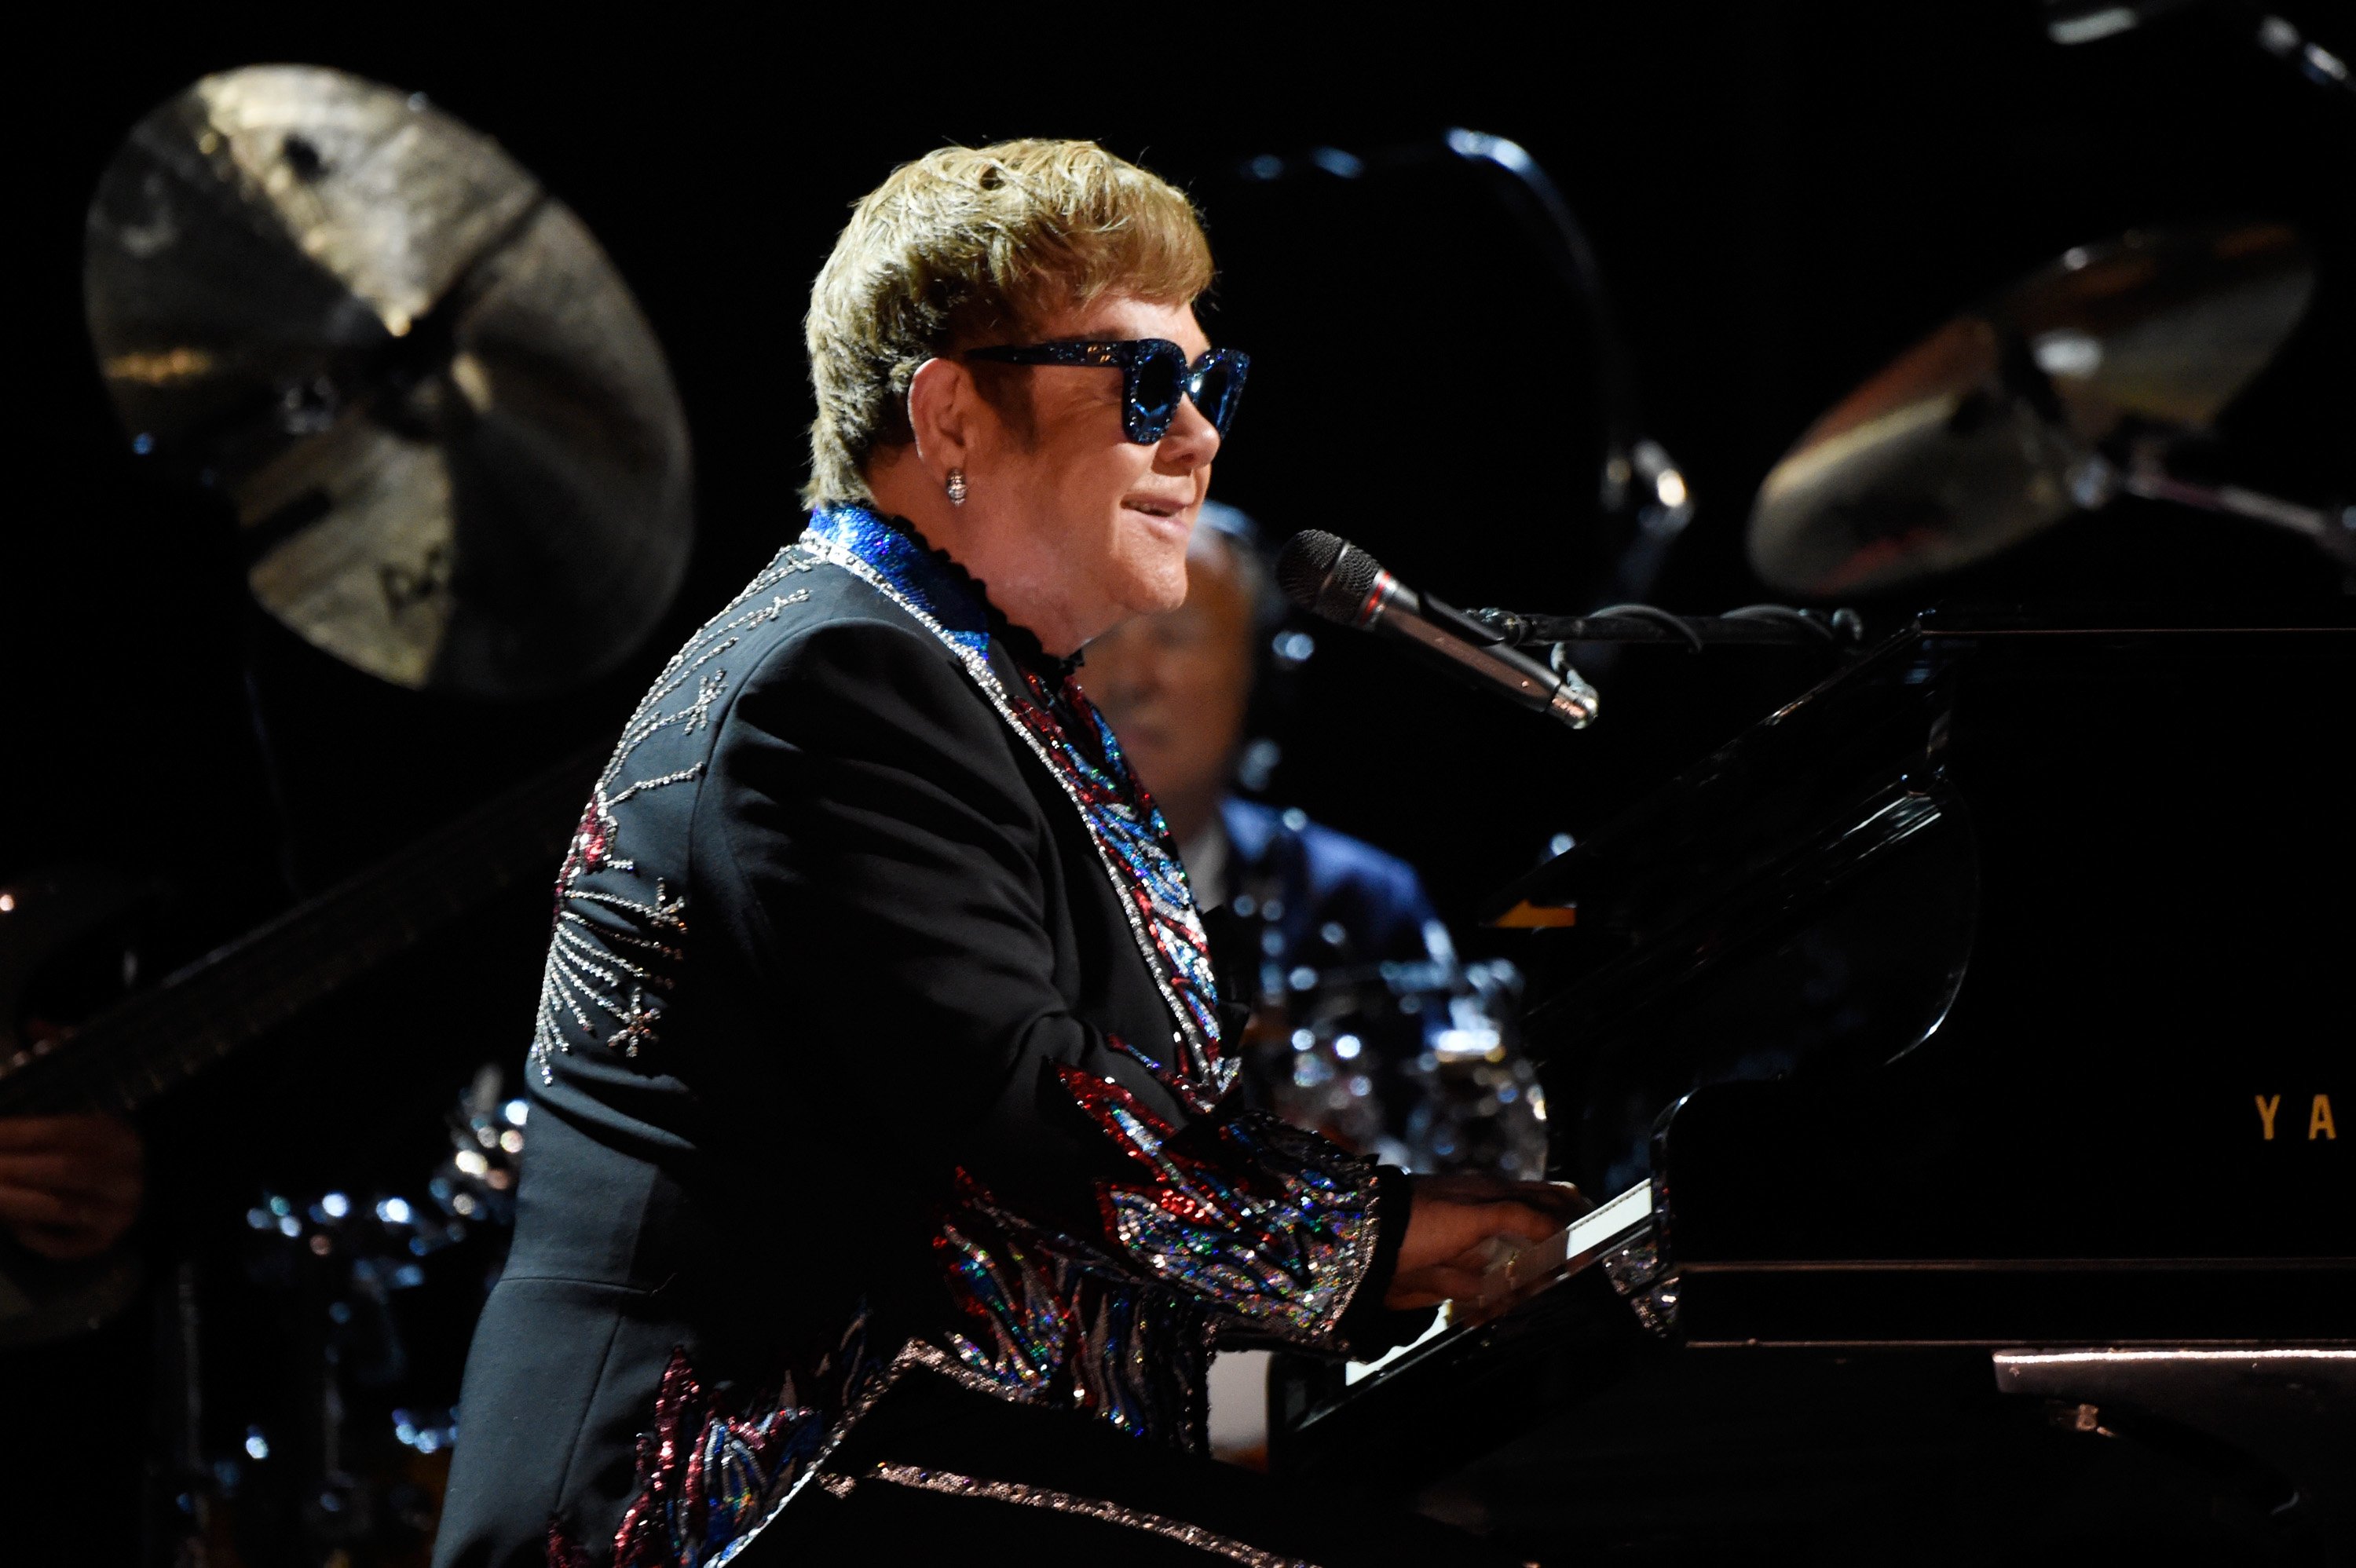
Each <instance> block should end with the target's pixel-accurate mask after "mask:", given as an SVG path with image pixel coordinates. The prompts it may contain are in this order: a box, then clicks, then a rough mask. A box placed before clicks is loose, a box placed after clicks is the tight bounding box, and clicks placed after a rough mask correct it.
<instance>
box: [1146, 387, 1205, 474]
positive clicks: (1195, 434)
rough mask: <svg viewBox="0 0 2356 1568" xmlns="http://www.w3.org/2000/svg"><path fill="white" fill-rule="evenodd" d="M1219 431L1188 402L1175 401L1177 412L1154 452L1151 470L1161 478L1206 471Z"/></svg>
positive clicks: (1186, 400)
mask: <svg viewBox="0 0 2356 1568" xmlns="http://www.w3.org/2000/svg"><path fill="white" fill-rule="evenodd" d="M1219 439H1220V438H1219V427H1218V426H1216V425H1215V424H1213V423H1212V422H1211V421H1209V420H1208V419H1207V418H1205V416H1204V413H1203V411H1202V410H1200V409H1198V408H1196V407H1195V406H1194V399H1192V398H1181V399H1179V400H1178V412H1177V415H1176V417H1174V418H1173V419H1172V420H1171V421H1170V428H1169V429H1168V430H1167V431H1165V432H1162V443H1161V444H1160V445H1159V446H1157V447H1156V448H1155V449H1154V453H1153V466H1154V467H1155V468H1157V469H1159V470H1161V471H1162V473H1164V474H1192V473H1193V472H1194V470H1195V469H1197V468H1204V467H1207V466H1209V464H1210V462H1211V460H1212V459H1213V458H1215V457H1216V456H1217V455H1218V454H1219Z"/></svg>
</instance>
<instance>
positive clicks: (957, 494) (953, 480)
mask: <svg viewBox="0 0 2356 1568" xmlns="http://www.w3.org/2000/svg"><path fill="white" fill-rule="evenodd" d="M943 488H944V489H946V490H948V493H949V505H950V506H952V507H962V506H964V505H965V470H964V469H962V468H952V469H950V470H949V482H948V485H944V486H943Z"/></svg>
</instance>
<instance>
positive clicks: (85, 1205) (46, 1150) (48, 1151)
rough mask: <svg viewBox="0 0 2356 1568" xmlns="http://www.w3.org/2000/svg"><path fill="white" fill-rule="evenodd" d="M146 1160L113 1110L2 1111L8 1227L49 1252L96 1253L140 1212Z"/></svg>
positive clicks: (1, 1196) (0, 1146) (2, 1220)
mask: <svg viewBox="0 0 2356 1568" xmlns="http://www.w3.org/2000/svg"><path fill="white" fill-rule="evenodd" d="M143 1159H144V1153H143V1150H142V1149H141V1147H140V1143H139V1135H138V1134H137V1133H135V1132H134V1131H132V1129H131V1127H130V1125H129V1124H128V1123H125V1122H122V1121H118V1120H116V1119H115V1118H114V1117H112V1116H91V1115H81V1116H0V1228H5V1230H6V1231H7V1232H8V1233H9V1234H10V1235H12V1236H14V1237H16V1240H17V1241H18V1242H20V1243H23V1244H24V1245H25V1246H26V1247H27V1248H28V1249H30V1250H31V1251H33V1252H36V1253H40V1254H41V1255H42V1256H43V1257H50V1258H87V1257H95V1256H97V1255H98V1254H99V1253H102V1252H104V1251H106V1249H107V1248H109V1247H111V1246H112V1245H114V1243H117V1242H119V1241H121V1240H122V1239H123V1232H125V1231H128V1230H129V1229H130V1228H131V1221H133V1220H134V1219H135V1218H137V1216H138V1213H139V1199H140V1196H141V1193H142V1192H143V1191H144V1190H145V1180H144V1178H143V1176H142V1172H141V1166H142V1163H143Z"/></svg>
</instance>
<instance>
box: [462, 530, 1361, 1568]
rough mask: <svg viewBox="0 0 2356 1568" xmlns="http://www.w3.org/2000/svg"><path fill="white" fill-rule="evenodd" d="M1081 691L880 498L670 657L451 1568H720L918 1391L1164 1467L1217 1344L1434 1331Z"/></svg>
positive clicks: (510, 1271) (569, 1055) (616, 788)
mask: <svg viewBox="0 0 2356 1568" xmlns="http://www.w3.org/2000/svg"><path fill="white" fill-rule="evenodd" d="M1068 673H1069V672H1068V670H1067V669H1066V667H1063V666H1062V665H1061V664H1059V663H1058V662H1057V661H1055V660H1052V659H1049V658H1047V657H1045V656H1044V655H1042V654H1041V653H1040V652H1039V650H1038V648H1037V645H1036V644H1035V642H1033V641H1032V640H1031V639H1030V638H1029V637H1028V635H1026V634H1023V633H1022V632H1021V631H1020V630H1019V629H1018V628H1011V627H1008V626H1007V625H1005V624H1004V623H1003V622H1002V621H1001V620H1000V619H999V618H998V617H997V616H996V615H995V613H994V612H992V611H991V609H990V608H989V605H988V600H987V596H986V594H985V593H984V592H982V590H981V588H980V585H979V584H977V583H974V582H973V581H971V580H970V579H969V578H967V577H965V575H964V574H963V573H962V572H961V571H958V569H957V568H956V567H955V566H954V565H953V564H952V563H950V562H949V561H948V559H947V558H946V557H944V556H940V555H938V554H937V553H932V552H928V551H926V549H923V548H922V544H921V541H920V540H916V539H914V538H913V536H912V535H910V534H909V533H908V532H907V531H906V530H905V528H904V527H894V526H893V525H889V524H886V523H884V522H883V521H882V520H880V519H878V518H876V517H874V516H873V514H871V513H868V512H865V511H862V510H860V509H857V508H831V509H829V508H822V509H821V510H820V511H819V513H817V514H815V515H814V516H813V519H812V527H811V530H810V531H809V533H807V534H805V535H804V536H803V538H802V539H801V540H800V541H798V543H797V544H795V545H794V546H791V547H788V548H787V549H786V550H784V551H783V552H781V553H780V554H779V556H778V557H777V558H776V560H775V561H773V562H772V563H771V564H770V565H769V566H768V567H767V568H766V569H765V570H764V571H762V572H761V573H760V575H759V576H757V577H756V578H755V580H754V581H753V582H752V583H751V584H750V585H749V586H748V587H747V588H746V590H745V591H744V593H743V594H741V595H739V597H738V598H737V599H736V600H735V601H734V602H733V603H731V604H730V605H729V606H728V607H727V608H726V609H725V610H723V612H722V613H720V614H719V615H718V616H716V617H714V618H713V620H712V622H711V623H709V624H707V625H706V626H705V627H704V628H703V629H702V630H701V632H699V633H698V634H697V635H696V636H695V637H693V638H691V640H690V642H689V643H688V645H687V646H686V647H685V648H683V649H682V650H681V651H680V654H679V655H678V656H676V657H675V658H674V659H673V660H672V661H671V663H670V665H669V666H668V667H666V669H665V670H664V672H663V674H662V676H661V677H659V679H658V681H657V683H656V685H655V687H654V688H653V690H651V691H650V692H649V693H648V697H647V698H646V699H645V700H644V701H643V702H642V703H641V705H640V707H639V709H638V710H637V713H636V714H635V715H634V716H633V717H632V720H631V721H630V726H629V728H628V730H627V731H626V732H625V734H624V736H623V738H622V741H621V742H620V744H619V746H618V747H617V749H616V753H615V758H614V761H613V763H611V764H610V765H609V766H608V768H607V770H606V773H605V776H604V778H603V779H602V780H601V782H600V784H599V785H598V787H597V790H596V794H595V796H594V799H593V800H592V802H591V804H590V806H589V809H588V811H587V813H586V814H585V816H584V819H583V823H582V826H581V829H580V832H579V834H578V835H577V836H576V838H575V840H574V844H573V851H572V854H571V855H570V857H569V858H568V859H567V861H566V864H565V867H564V869H563V872H562V875H561V877H560V880H559V884H558V889H557V918H556V922H555V928H554V935H553V940H552V944H551V949H550V956H549V962H548V971H547V976H546V981H545V987H544V992H543V997H542V1000H541V1017H540V1019H539V1024H538V1031H537V1034H536V1037H535V1042H534V1055H535V1059H536V1061H537V1062H538V1072H536V1074H535V1076H536V1077H537V1078H539V1080H540V1081H538V1082H536V1083H534V1086H533V1101H532V1109H531V1113H530V1124H529V1127H528V1135H529V1146H528V1149H527V1153H526V1156H525V1168H524V1174H523V1179H522V1185H521V1188H520V1193H519V1212H518V1219H517V1226H516V1239H515V1246H514V1251H513V1253H512V1256H511V1258H510V1260H509V1264H508V1267H507V1271H506V1273H505V1275H504V1276H503V1277H502V1278H501V1280H500V1281H499V1283H498V1286H497V1288H496V1289H495V1290H494V1291H493V1293H492V1295H491V1298H490V1301H489V1304H488V1306H487V1308H486V1310H485V1313H484V1316H483V1319H482V1323H481V1325H480V1327H479V1328H478V1329H477V1335H476V1339H475V1348H474V1352H473V1356H472V1358H471V1359H470V1361H469V1363H468V1367H467V1373H466V1390H465V1393H464V1397H463V1400H462V1403H461V1407H460V1422H461V1426H460V1435H459V1441H458V1446H457V1452H456V1456H455V1468H454V1471H453V1475H452V1478H451V1485H450V1490H449V1496H448V1501H447V1503H446V1506H445V1509H444V1520H443V1527H442V1535H441V1539H440V1541H439V1543H438V1546H437V1550H436V1553H435V1561H436V1563H437V1564H452V1565H455V1564H469V1565H471V1564H480V1563H521V1562H537V1561H539V1560H540V1559H541V1556H542V1552H543V1549H544V1543H545V1542H546V1541H548V1539H549V1536H548V1532H549V1529H550V1526H551V1525H552V1524H553V1525H554V1526H555V1527H556V1529H557V1535H556V1541H555V1546H554V1548H553V1550H554V1552H555V1553H556V1555H557V1556H558V1557H560V1558H562V1559H568V1560H575V1561H585V1562H588V1563H604V1562H606V1561H607V1560H608V1559H609V1557H611V1556H612V1555H614V1554H615V1553H616V1551H617V1541H618V1551H619V1554H620V1556H621V1557H622V1558H623V1559H625V1560H626V1561H628V1562H631V1563H669V1562H674V1561H687V1562H697V1561H703V1560H706V1559H708V1557H709V1556H710V1555H711V1554H712V1552H713V1551H715V1550H716V1549H717V1548H718V1546H720V1545H723V1544H724V1543H726V1542H728V1541H734V1540H737V1539H740V1538H742V1537H743V1536H744V1535H746V1534H749V1533H752V1532H755V1531H758V1530H759V1529H760V1528H761V1527H762V1526H763V1524H764V1522H765V1521H766V1520H769V1519H771V1518H773V1517H774V1516H775V1514H776V1510H777V1509H779V1508H780V1507H781V1506H782V1505H784V1504H786V1503H787V1502H788V1501H789V1500H790V1499H792V1498H793V1497H795V1496H796V1495H798V1492H799V1490H800V1488H803V1487H804V1486H805V1485H806V1484H807V1483H808V1482H809V1481H810V1480H811V1479H812V1477H814V1476H816V1475H817V1474H818V1473H819V1471H821V1470H822V1469H823V1466H824V1462H825V1459H826V1457H827V1455H828V1454H829V1453H830V1451H831V1450H832V1447H833V1445H835V1444H836V1443H837V1442H838V1441H839V1440H840V1439H841V1436H842V1435H843V1434H844V1432H845V1431H846V1430H848V1429H849V1428H850V1427H851V1426H852V1425H853V1424H856V1423H858V1422H859V1421H860V1419H861V1418H862V1415H864V1414H865V1413H867V1412H869V1411H870V1410H871V1409H873V1408H875V1407H876V1403H877V1400H878V1397H879V1395H881V1394H882V1393H883V1392H884V1391H886V1390H888V1389H890V1388H891V1387H892V1386H893V1385H894V1382H895V1381H899V1380H902V1379H905V1378H908V1377H912V1376H916V1377H932V1378H940V1379H945V1380H948V1381H952V1382H955V1383H957V1384H959V1385H962V1386H963V1387H964V1388H966V1389H969V1390H971V1391H974V1392H979V1393H981V1394H986V1395H989V1396H991V1397H993V1398H997V1399H1003V1400H1012V1401H1015V1402H1018V1403H1025V1404H1032V1405H1044V1406H1047V1407H1050V1408H1056V1409H1064V1410H1067V1411H1070V1412H1072V1413H1073V1418H1074V1419H1095V1420H1099V1421H1103V1422H1107V1423H1109V1424H1112V1425H1113V1426H1114V1427H1116V1428H1119V1429H1120V1430H1123V1431H1127V1432H1130V1433H1133V1434H1135V1435H1138V1436H1140V1437H1141V1438H1142V1439H1144V1440H1145V1442H1144V1444H1143V1445H1141V1449H1140V1452H1141V1454H1144V1453H1148V1452H1150V1451H1151V1448H1152V1447H1153V1446H1154V1445H1162V1446H1163V1447H1166V1448H1172V1449H1178V1450H1187V1449H1191V1448H1194V1447H1195V1446H1197V1445H1199V1438H1200V1424H1201V1414H1202V1392H1201V1391H1202V1373H1203V1368H1204V1364H1205V1360H1206V1357H1207V1353H1208V1349H1209V1348H1210V1346H1211V1345H1212V1343H1213V1342H1214V1341H1215V1339H1219V1340H1229V1339H1256V1340H1260V1341H1267V1342H1278V1343H1287V1344H1294V1345H1301V1346H1310V1347H1317V1348H1324V1349H1339V1348H1340V1347H1341V1345H1342V1344H1343V1343H1344V1340H1345V1339H1347V1338H1348V1337H1350V1336H1351V1335H1353V1334H1354V1333H1355V1334H1359V1335H1360V1340H1359V1342H1360V1343H1361V1345H1366V1344H1371V1343H1373V1342H1374V1341H1375V1340H1377V1339H1382V1340H1387V1339H1390V1338H1392V1337H1393V1336H1394V1334H1395V1333H1396V1331H1397V1330H1398V1325H1397V1324H1395V1323H1392V1322H1389V1321H1379V1322H1378V1321H1376V1309H1375V1308H1374V1307H1373V1300H1372V1298H1374V1297H1377V1296H1379V1294H1380V1291H1381V1288H1382V1280H1381V1278H1380V1277H1379V1276H1380V1275H1382V1274H1384V1273H1387V1254H1388V1253H1390V1252H1392V1251H1394V1250H1395V1247H1396V1234H1397V1232H1398V1228H1399V1226H1398V1221H1399V1219H1400V1218H1401V1217H1402V1216H1403V1212H1404V1211H1403V1207H1401V1206H1402V1205H1403V1204H1404V1201H1405V1193H1404V1183H1403V1182H1399V1181H1397V1180H1386V1179H1378V1178H1377V1176H1376V1172H1375V1171H1374V1170H1373V1168H1371V1167H1369V1166H1367V1165H1366V1164H1365V1163H1364V1162H1361V1161H1358V1160H1355V1159H1354V1158H1351V1157H1347V1156H1345V1155H1344V1154H1343V1153H1342V1152H1341V1151H1340V1150H1338V1149H1335V1148H1334V1147H1333V1146H1331V1145H1329V1144H1325V1143H1323V1141H1322V1140H1319V1139H1317V1138H1314V1137H1312V1136H1310V1135H1307V1134H1304V1133H1299V1132H1296V1131H1294V1130H1292V1129H1290V1128H1287V1127H1284V1126H1282V1125H1281V1124H1277V1123H1273V1122H1271V1121H1269V1120H1267V1119H1265V1118H1262V1117H1260V1116H1258V1115H1257V1114H1252V1113H1244V1114H1237V1113H1236V1112H1235V1111H1234V1109H1233V1102H1232V1100H1231V1099H1230V1098H1229V1097H1228V1096H1227V1094H1226V1089H1227V1087H1228V1086H1229V1084H1230V1083H1231V1081H1232V1076H1233V1066H1232V1059H1231V1058H1230V1057H1229V1056H1228V1055H1227V1053H1226V1047H1225V1045H1224V1042H1223V1040H1222V1038H1221V1037H1222V1029H1221V1025H1220V1023H1219V1021H1218V1014H1217V1003H1216V997H1215V995H1214V994H1213V990H1212V986H1211V981H1210V975H1209V970H1208V966H1207V962H1206V950H1205V943H1204V941H1203V938H1202V932H1201V927H1200V925H1199V923H1197V922H1196V917H1195V915H1194V911H1193V909H1192V905H1191V901H1189V899H1188V897H1187V895H1186V893H1185V891H1184V884H1183V873H1181V872H1179V871H1178V870H1177V869H1176V865H1175V858H1174V855H1173V854H1171V853H1170V850H1169V847H1168V839H1167V836H1166V833H1164V832H1163V831H1162V827H1161V822H1160V818H1159V816H1158V814H1157V813H1155V812H1154V811H1153V810H1152V807H1151V803H1150V802H1148V801H1146V800H1145V799H1144V797H1143V795H1142V793H1141V791H1139V790H1138V789H1137V787H1136V786H1135V784H1133V783H1132V782H1130V780H1129V778H1128V775H1127V773H1126V770H1125V768H1124V767H1123V765H1122V764H1121V763H1120V761H1119V752H1118V747H1117V745H1116V744H1115V743H1113V742H1112V741H1111V740H1110V738H1109V732H1108V731H1101V727H1100V725H1099V724H1098V721H1097V720H1095V718H1094V715H1093V711H1092V710H1091V709H1088V708H1087V703H1086V699H1085V698H1082V697H1080V696H1079V695H1078V694H1077V691H1076V688H1075V687H1073V686H1071V685H1070V684H1069V683H1068V681H1066V678H1065V677H1066V676H1067V675H1068ZM1386 1190H1387V1192H1388V1195H1389V1201H1390V1203H1391V1204H1392V1206H1393V1211H1392V1212H1391V1213H1389V1214H1387V1215H1386V1214H1385V1212H1384V1211H1383V1207H1382V1200H1383V1195H1384V1193H1385V1192H1386ZM1385 1218H1388V1219H1390V1220H1391V1221H1392V1223H1391V1224H1389V1225H1387V1226H1386V1225H1384V1224H1383V1223H1381V1221H1382V1220H1383V1219H1385ZM1386 1232H1388V1233H1387V1234H1386ZM1386 1242H1387V1243H1390V1244H1389V1245H1387V1246H1386V1245H1384V1244H1382V1243H1386ZM1378 1254H1380V1255H1378ZM1362 1291H1363V1292H1364V1293H1365V1296H1367V1297H1368V1298H1369V1299H1368V1301H1367V1302H1366V1303H1364V1304H1361V1305H1360V1307H1359V1308H1358V1310H1357V1312H1355V1313H1354V1314H1353V1315H1352V1321H1351V1324H1350V1325H1348V1326H1346V1327H1345V1326H1344V1324H1343V1318H1344V1313H1345V1312H1348V1311H1350V1309H1351V1307H1352V1305H1353V1302H1354V1300H1355V1298H1356V1297H1357V1296H1359V1294H1360V1293H1361V1292H1362ZM1362 1329H1363V1330H1364V1332H1362ZM641 1435H646V1436H648V1438H649V1439H650V1441H648V1442H647V1443H645V1444H643V1445H642V1444H641V1442H640V1439H641ZM862 1435H863V1434H862Z"/></svg>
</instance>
